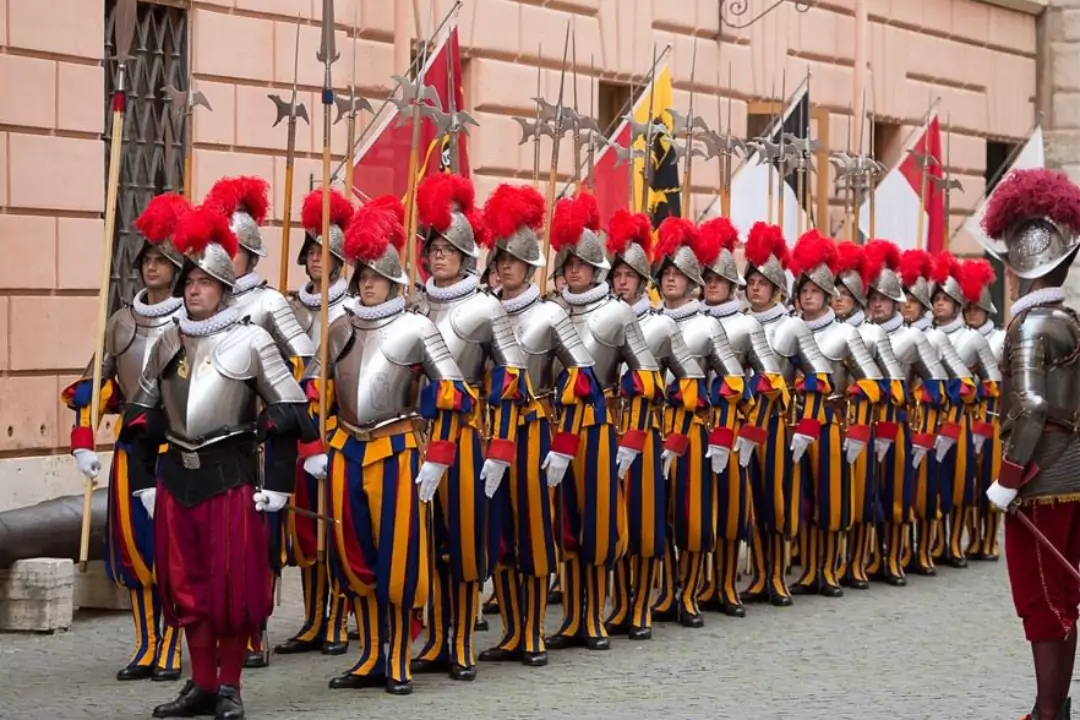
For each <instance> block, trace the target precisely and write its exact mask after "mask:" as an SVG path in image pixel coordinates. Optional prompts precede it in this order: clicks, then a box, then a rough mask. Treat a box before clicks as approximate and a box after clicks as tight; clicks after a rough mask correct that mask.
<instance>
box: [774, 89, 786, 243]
mask: <svg viewBox="0 0 1080 720" xmlns="http://www.w3.org/2000/svg"><path fill="white" fill-rule="evenodd" d="M786 95H787V68H784V70H783V72H781V73H780V97H784V96H786ZM780 113H781V114H783V113H784V108H781V109H780ZM784 120H785V118H781V120H780V136H779V138H778V139H779V141H780V142H779V146H780V150H779V154H778V155H777V158H776V162H777V174H778V177H777V179H776V180H777V182H776V192H777V193H779V197H778V198H777V208H776V215H777V218H776V220H777V222H776V224H777V225H779V226H780V230H781V231H784V232H786V228H785V227H784V226H785V225H786V224H787V223H786V222H785V220H787V218H786V217H785V216H784V195H785V194H786V193H785V192H784V185H786V184H787V179H786V178H785V177H784V165H785V164H786V160H787V158H785V157H784ZM785 237H786V235H785Z"/></svg>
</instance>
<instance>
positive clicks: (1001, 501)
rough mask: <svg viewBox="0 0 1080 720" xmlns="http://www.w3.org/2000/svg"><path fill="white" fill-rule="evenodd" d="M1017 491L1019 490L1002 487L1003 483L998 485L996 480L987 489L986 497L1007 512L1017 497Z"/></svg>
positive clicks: (999, 508)
mask: <svg viewBox="0 0 1080 720" xmlns="http://www.w3.org/2000/svg"><path fill="white" fill-rule="evenodd" d="M1017 492H1019V491H1018V490H1010V489H1009V488H1007V487H1001V485H998V481H997V480H995V481H994V484H993V485H991V486H990V488H989V489H988V490H987V491H986V497H987V498H988V499H989V500H990V502H991V503H992V504H993V505H994V507H996V508H997V509H998V510H1000V511H1001V512H1007V511H1008V509H1009V506H1010V505H1012V501H1013V500H1015V499H1016V493H1017Z"/></svg>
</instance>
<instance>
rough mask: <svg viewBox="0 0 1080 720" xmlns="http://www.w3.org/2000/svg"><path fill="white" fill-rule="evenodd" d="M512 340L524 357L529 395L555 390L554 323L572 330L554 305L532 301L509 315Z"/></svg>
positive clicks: (555, 353) (555, 348)
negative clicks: (530, 387) (515, 341)
mask: <svg viewBox="0 0 1080 720" xmlns="http://www.w3.org/2000/svg"><path fill="white" fill-rule="evenodd" d="M509 318H510V325H511V326H512V327H513V329H514V337H515V338H516V339H517V342H518V345H519V346H520V347H521V350H522V352H523V353H524V354H525V367H526V369H527V371H528V373H529V381H530V382H531V383H532V388H533V392H535V393H536V394H537V395H544V394H546V393H548V392H550V391H551V390H552V389H554V387H555V371H556V363H555V361H556V358H557V350H558V337H557V335H556V332H555V325H556V323H557V322H560V321H561V322H564V323H566V325H567V328H568V330H570V331H573V327H572V326H571V325H570V321H569V320H568V319H567V317H566V314H565V313H564V312H563V311H562V308H560V307H559V306H558V305H556V304H555V303H552V302H548V301H538V302H534V303H532V304H531V305H529V306H528V307H526V308H524V309H522V310H520V311H518V312H516V313H511V314H510V315H509Z"/></svg>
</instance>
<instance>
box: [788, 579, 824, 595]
mask: <svg viewBox="0 0 1080 720" xmlns="http://www.w3.org/2000/svg"><path fill="white" fill-rule="evenodd" d="M820 592H821V584H820V583H818V582H810V583H795V584H794V585H792V586H791V594H792V595H817V594H818V593H820Z"/></svg>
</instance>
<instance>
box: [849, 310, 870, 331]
mask: <svg viewBox="0 0 1080 720" xmlns="http://www.w3.org/2000/svg"><path fill="white" fill-rule="evenodd" d="M844 322H845V323H847V324H848V325H850V326H851V327H859V326H860V325H862V324H863V323H864V322H866V313H864V312H863V311H862V310H856V311H855V312H853V313H852V314H851V315H850V316H849V317H848V319H847V320H845V321H844Z"/></svg>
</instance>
